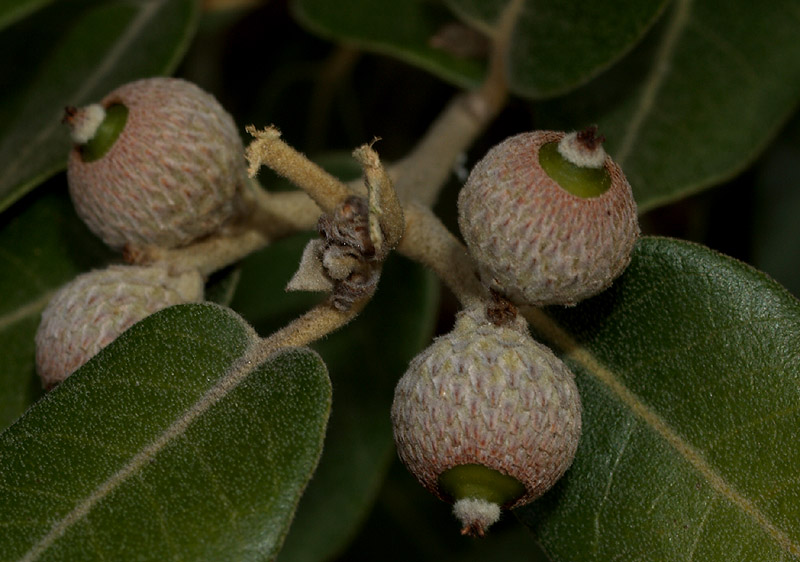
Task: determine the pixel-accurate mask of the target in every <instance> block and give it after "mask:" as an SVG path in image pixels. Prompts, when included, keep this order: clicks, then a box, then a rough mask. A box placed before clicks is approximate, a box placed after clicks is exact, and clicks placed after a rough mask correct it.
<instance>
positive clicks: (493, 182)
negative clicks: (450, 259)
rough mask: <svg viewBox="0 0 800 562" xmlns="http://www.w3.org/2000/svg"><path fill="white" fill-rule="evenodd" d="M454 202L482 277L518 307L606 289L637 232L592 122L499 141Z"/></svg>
mask: <svg viewBox="0 0 800 562" xmlns="http://www.w3.org/2000/svg"><path fill="white" fill-rule="evenodd" d="M458 208H459V227H460V229H461V233H462V235H463V237H464V240H465V242H466V244H467V247H468V248H469V251H470V254H471V255H472V257H473V258H474V259H475V261H476V262H477V265H478V269H479V272H480V274H481V278H482V280H483V281H484V283H485V284H486V285H488V286H489V287H490V288H491V289H493V290H495V291H497V292H498V293H500V294H502V295H504V296H505V297H507V298H509V299H510V300H511V301H513V302H515V303H517V304H530V305H550V304H562V305H572V304H575V303H577V302H579V301H581V300H583V299H585V298H588V297H591V296H593V295H595V294H597V293H599V292H601V291H603V290H604V289H606V288H608V287H609V285H611V283H612V282H613V280H614V279H615V278H616V277H617V276H619V275H620V274H621V273H622V271H623V270H624V269H625V268H626V267H627V265H628V263H629V262H630V259H631V252H632V251H633V247H634V245H635V243H636V240H637V238H638V236H639V224H638V220H637V212H636V203H635V201H634V199H633V194H632V192H631V187H630V185H629V184H628V181H627V179H626V178H625V175H624V174H623V173H622V170H621V169H620V167H619V166H618V165H617V164H616V163H615V162H614V161H613V160H612V159H611V157H609V156H608V155H607V154H606V152H605V150H603V147H602V138H597V137H595V129H594V128H590V129H587V130H586V131H583V132H580V133H569V134H567V133H563V132H556V131H535V132H530V133H523V134H520V135H516V136H513V137H510V138H508V139H506V140H505V141H503V142H502V143H500V144H498V145H497V146H495V147H493V148H492V149H491V150H489V152H488V153H487V154H486V156H484V158H483V159H481V160H480V161H479V162H478V163H477V164H476V165H475V167H474V168H473V170H472V172H471V173H470V176H469V178H468V179H467V182H466V184H465V185H464V187H463V188H462V190H461V192H460V194H459V198H458Z"/></svg>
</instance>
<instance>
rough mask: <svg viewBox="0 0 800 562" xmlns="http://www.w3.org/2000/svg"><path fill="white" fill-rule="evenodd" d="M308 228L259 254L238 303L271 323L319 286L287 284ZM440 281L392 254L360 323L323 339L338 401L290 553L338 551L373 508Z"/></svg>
mask: <svg viewBox="0 0 800 562" xmlns="http://www.w3.org/2000/svg"><path fill="white" fill-rule="evenodd" d="M308 239H309V237H308V236H307V235H301V236H295V237H292V238H290V239H287V240H285V241H282V242H280V243H277V244H275V245H272V246H270V247H269V248H267V249H265V250H264V251H262V252H259V253H257V254H254V255H253V256H251V257H249V258H248V259H247V260H245V262H244V263H243V265H242V275H241V280H240V284H239V289H238V291H237V293H236V296H235V298H234V301H233V304H232V306H233V307H234V308H236V309H237V310H239V311H241V313H242V315H243V316H244V317H245V318H247V319H248V320H249V321H251V322H252V323H253V324H254V326H256V328H257V329H258V330H259V332H261V333H269V332H272V331H273V330H275V329H276V328H278V327H280V326H281V325H282V324H285V323H286V322H287V321H288V320H289V319H291V318H292V317H295V316H297V315H298V314H300V313H301V312H302V311H304V310H306V309H307V308H308V307H310V306H312V304H313V303H314V302H317V301H319V300H320V298H321V296H320V295H319V294H310V293H288V294H286V293H284V291H283V288H284V286H285V285H286V283H287V282H288V281H289V279H290V278H291V276H292V275H293V273H294V271H295V270H296V269H297V265H298V263H299V259H300V255H301V253H302V250H303V247H304V246H305V243H306V241H307V240H308ZM437 301H438V283H437V282H436V280H435V278H434V277H433V276H432V275H431V274H430V273H429V272H427V271H425V270H424V269H423V268H422V267H420V266H417V265H415V264H412V263H410V262H408V261H407V260H405V259H402V258H399V257H395V256H392V257H391V258H390V259H389V260H388V262H387V264H386V266H385V268H384V272H383V274H382V276H381V281H380V285H379V287H378V291H377V293H376V295H375V297H374V298H373V300H372V301H371V302H370V303H369V305H368V306H367V308H366V309H365V310H364V312H362V313H361V315H359V317H358V318H356V319H355V320H354V321H353V322H352V324H351V325H349V326H347V327H345V328H344V329H342V330H341V331H339V332H336V333H334V334H332V335H331V336H329V337H327V338H325V340H323V341H322V342H318V343H316V344H314V347H315V348H316V349H317V350H318V351H319V352H320V354H321V355H322V357H323V359H324V360H325V363H326V365H327V366H328V369H329V370H330V373H331V378H332V380H333V410H332V414H331V419H330V423H329V428H328V436H327V437H326V441H325V450H324V453H323V455H322V459H321V461H320V465H319V468H318V469H317V472H316V473H315V474H314V478H313V480H312V481H311V483H310V485H309V487H308V490H307V492H306V494H305V495H304V496H303V499H302V500H301V502H300V507H299V508H298V512H297V517H296V519H295V522H294V523H293V524H292V528H291V531H290V532H289V536H288V537H287V539H286V544H285V546H284V549H283V550H282V551H281V553H280V556H279V558H278V560H279V561H280V562H291V561H301V562H312V561H315V560H329V559H331V558H332V557H333V556H335V555H336V554H337V553H339V552H340V551H341V550H342V549H343V548H344V547H345V546H346V544H347V543H348V541H349V540H350V539H351V538H352V537H353V536H354V534H355V533H356V532H357V530H358V527H359V525H360V524H361V523H362V521H363V520H364V518H365V517H366V516H367V513H368V511H369V509H370V508H371V506H372V504H373V502H374V500H375V497H376V495H377V493H378V490H379V488H380V485H381V483H382V481H383V478H384V476H385V474H386V471H387V468H388V466H389V462H390V461H391V459H392V458H393V457H394V456H395V452H394V445H393V440H392V434H391V422H390V418H389V409H390V406H391V401H392V398H393V395H394V387H395V384H396V383H397V380H398V379H399V378H400V376H402V374H403V373H404V372H405V369H406V367H407V366H408V362H409V361H410V360H411V358H412V357H413V356H414V355H415V354H416V353H418V352H419V351H420V350H421V349H422V347H424V346H425V344H426V343H427V342H428V341H429V339H430V336H431V334H432V332H433V322H434V320H435V318H436V311H437V306H436V303H437Z"/></svg>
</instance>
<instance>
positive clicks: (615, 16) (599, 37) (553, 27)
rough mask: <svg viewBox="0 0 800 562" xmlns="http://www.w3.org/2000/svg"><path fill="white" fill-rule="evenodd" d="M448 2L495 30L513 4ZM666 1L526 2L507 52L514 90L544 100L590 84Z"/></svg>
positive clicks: (497, 0) (475, 22) (468, 17)
mask: <svg viewBox="0 0 800 562" xmlns="http://www.w3.org/2000/svg"><path fill="white" fill-rule="evenodd" d="M447 4H448V5H449V6H451V7H452V8H453V9H454V10H455V11H456V12H458V13H459V14H461V15H462V17H464V18H465V19H466V20H467V21H469V22H470V23H472V24H473V25H475V26H476V27H479V28H485V29H491V28H492V27H494V26H496V23H497V20H498V17H499V14H500V13H501V11H502V10H503V9H504V8H505V7H506V6H507V5H509V4H510V2H509V0H491V1H488V2H487V1H484V0H447ZM666 5H667V1H666V0H647V1H645V2H643V1H641V0H612V1H606V2H585V1H582V0H567V1H563V0H562V1H560V2H542V1H537V0H526V1H524V2H523V5H522V9H521V10H520V13H519V16H518V19H517V22H516V24H515V27H514V34H513V37H512V42H511V46H510V48H509V53H508V75H509V81H510V86H511V89H512V91H513V92H514V93H516V94H519V95H522V96H525V97H529V98H543V97H552V96H555V95H558V94H561V93H564V92H566V91H569V90H571V89H573V88H575V87H576V86H578V85H579V84H582V83H585V82H586V81H588V80H589V79H590V78H591V77H593V76H595V75H597V74H599V73H600V72H601V71H602V70H604V69H605V68H607V67H608V66H610V65H611V64H612V63H613V62H614V61H616V60H617V59H619V58H620V57H621V56H622V55H623V54H624V53H626V52H627V51H629V50H630V49H631V48H632V47H633V46H634V45H635V44H636V43H637V42H638V41H639V40H640V39H641V38H642V36H643V35H644V34H645V32H647V30H648V29H650V27H651V26H652V25H653V23H654V22H655V21H656V19H657V18H658V16H659V15H660V14H661V11H662V10H663V8H664V6H666Z"/></svg>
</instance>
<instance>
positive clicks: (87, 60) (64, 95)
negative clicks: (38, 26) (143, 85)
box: [0, 0, 198, 210]
mask: <svg viewBox="0 0 800 562" xmlns="http://www.w3.org/2000/svg"><path fill="white" fill-rule="evenodd" d="M78 6H80V7H83V6H81V3H78ZM66 8H67V6H65V3H56V4H55V5H54V6H52V7H49V8H47V9H46V10H44V11H42V12H40V13H37V14H36V18H37V20H36V21H37V22H38V21H44V22H48V18H47V17H46V16H48V15H52V18H51V19H53V18H61V17H62V16H63V15H64V11H65V9H66ZM75 11H77V14H75V13H71V14H69V18H70V23H71V25H69V26H65V27H61V26H63V22H62V21H60V20H59V19H53V21H49V22H48V25H44V26H43V28H44V29H43V30H33V32H34V33H35V35H33V36H31V34H30V33H26V34H19V33H18V34H12V35H11V36H10V37H11V38H12V39H13V40H12V41H5V42H4V43H3V47H4V49H6V50H8V52H16V51H19V52H20V53H24V54H25V55H24V56H25V57H26V59H25V60H26V62H27V64H29V65H31V66H34V67H35V69H36V72H35V73H33V74H32V75H31V74H23V76H22V77H23V78H25V79H26V81H24V83H17V84H15V88H13V89H11V91H9V92H8V93H7V94H6V95H3V96H2V97H0V103H2V104H3V105H4V106H5V107H3V108H2V109H0V115H1V116H3V117H5V119H1V120H0V210H2V209H4V208H6V207H7V206H8V205H10V204H11V203H12V202H13V201H15V200H16V199H18V198H19V197H21V196H22V195H23V194H24V193H25V192H27V191H29V190H30V189H32V188H33V187H35V186H36V185H37V184H39V183H40V182H42V181H43V180H44V179H45V178H47V177H49V176H51V175H52V174H54V173H55V172H56V171H58V170H59V169H61V168H63V167H64V165H65V163H66V156H67V153H68V152H69V148H70V140H69V135H68V132H67V131H66V130H65V128H64V127H63V126H62V125H61V124H60V121H61V117H62V113H63V109H64V106H65V105H83V104H87V103H91V102H94V101H97V100H99V99H101V98H102V97H103V96H105V95H106V94H107V93H108V92H109V91H111V90H112V89H113V88H115V87H116V86H118V85H120V84H122V83H125V82H128V81H130V80H134V79H136V78H141V77H143V76H150V75H156V74H163V73H166V72H169V71H171V70H172V69H174V68H175V66H176V65H177V63H178V61H179V60H180V57H181V56H182V54H183V52H184V51H185V49H186V47H187V45H188V41H189V39H190V38H191V36H192V34H193V32H194V29H195V27H196V20H197V17H198V5H197V2H196V1H195V0H149V1H145V2H106V3H104V4H102V5H99V6H91V7H89V8H86V9H85V10H83V11H80V9H79V8H75ZM21 23H24V22H21ZM59 24H60V25H59ZM48 29H50V30H57V33H55V34H54V35H50V34H49V33H48V32H47V31H48ZM64 29H66V31H64ZM11 31H13V30H11ZM9 43H11V44H9ZM31 45H35V46H36V47H37V49H36V50H35V51H33V53H36V54H37V55H38V58H36V59H35V60H31V59H33V57H32V55H31V54H30V53H31Z"/></svg>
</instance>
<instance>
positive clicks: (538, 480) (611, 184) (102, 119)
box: [36, 78, 639, 535]
mask: <svg viewBox="0 0 800 562" xmlns="http://www.w3.org/2000/svg"><path fill="white" fill-rule="evenodd" d="M65 121H66V122H67V124H68V125H69V126H70V129H71V133H72V138H73V140H74V147H73V149H72V151H71V152H70V155H69V159H68V169H67V177H68V181H69V191H70V195H71V197H72V200H73V202H74V205H75V208H76V210H77V212H78V215H79V216H80V217H81V218H82V219H83V220H84V222H85V223H86V224H87V225H88V227H89V228H90V229H91V230H92V231H93V232H94V233H95V234H97V236H99V237H100V238H101V239H102V240H103V241H104V242H105V243H106V244H108V245H109V246H110V247H111V248H114V249H117V250H123V251H125V252H127V253H129V254H135V253H136V252H137V250H141V249H147V248H149V247H157V248H162V249H170V248H179V247H183V246H186V245H188V244H192V243H194V242H196V241H198V240H200V239H202V238H204V237H208V236H212V235H214V234H215V233H217V232H219V231H220V230H221V229H224V228H226V227H227V226H228V225H233V224H236V222H237V221H238V220H239V219H241V218H242V217H243V216H245V215H246V214H247V211H248V209H247V207H248V201H251V200H252V199H251V198H249V196H248V194H247V193H246V190H247V189H248V183H247V182H248V180H247V167H246V165H245V159H244V148H243V145H242V142H241V140H240V137H239V134H238V131H237V129H236V126H235V124H234V121H233V119H232V118H231V116H230V115H228V113H227V112H226V111H225V110H224V109H223V108H222V107H221V106H220V104H219V103H218V102H217V101H216V100H215V99H214V98H213V97H212V96H211V95H210V94H208V93H206V92H204V91H203V90H201V89H200V88H198V87H197V86H195V85H193V84H191V83H189V82H186V81H183V80H179V79H174V78H151V79H145V80H139V81H136V82H132V83H130V84H126V85H124V86H122V87H120V88H118V89H116V90H114V91H113V92H111V93H110V94H108V96H106V97H105V98H104V99H103V100H102V101H101V102H100V103H97V104H93V105H90V106H88V107H84V108H80V109H78V108H68V109H67V113H66V117H65ZM602 140H603V139H602V138H601V137H598V136H597V134H596V130H595V129H593V128H590V129H587V130H585V131H582V132H576V133H563V132H556V131H536V132H530V133H524V134H520V135H517V136H514V137H511V138H509V139H507V140H505V141H504V142H502V143H500V144H499V145H497V146H495V147H494V148H492V149H491V150H490V151H489V152H488V153H487V154H486V156H485V157H484V158H483V159H481V160H480V161H479V162H478V163H477V164H476V165H475V166H474V168H473V170H472V172H471V174H470V175H469V177H468V179H467V181H466V184H465V185H464V186H463V188H462V190H461V192H460V194H459V198H458V210H459V227H460V229H461V233H462V235H463V238H464V241H465V242H466V246H467V249H468V252H469V255H470V256H471V258H472V260H473V261H474V266H475V271H476V272H477V274H478V275H479V276H480V279H481V281H482V283H483V284H484V286H485V288H486V294H487V295H493V299H488V298H487V299H486V300H485V301H484V302H478V303H471V304H469V305H468V306H467V307H466V308H465V309H464V310H462V311H461V312H460V313H459V314H458V315H457V317H456V321H455V325H454V327H453V329H452V331H450V332H449V333H447V334H445V335H442V336H440V337H439V338H437V339H436V340H435V341H434V342H433V343H432V344H431V345H430V346H429V347H428V348H427V349H425V350H424V351H423V352H422V353H421V354H419V355H418V356H417V357H416V358H415V359H414V360H413V361H412V362H411V364H410V366H409V368H408V370H407V372H406V373H405V375H404V376H403V377H402V378H401V379H400V381H399V383H398V385H397V388H396V391H395V398H394V402H393V405H392V410H391V417H392V422H393V427H394V435H395V441H396V444H397V450H398V454H399V456H400V458H401V459H402V460H403V462H404V463H405V464H406V465H407V467H408V468H409V469H410V471H411V472H412V473H413V474H414V475H415V476H416V478H417V479H418V480H419V481H420V483H421V484H422V485H423V486H424V487H425V488H427V489H428V490H430V491H431V492H432V493H433V494H435V495H436V496H437V497H439V498H440V499H442V500H445V501H448V502H451V503H453V510H454V513H455V515H456V517H457V518H458V519H459V520H460V521H461V524H462V531H463V532H464V533H466V534H473V535H483V534H484V533H485V532H486V530H487V529H488V528H489V526H491V525H492V524H493V523H494V522H495V521H497V520H498V518H499V517H500V514H501V510H502V509H510V508H514V507H518V506H521V505H524V504H526V503H529V502H531V501H533V500H535V499H536V498H538V497H540V496H541V495H542V494H543V493H545V492H546V491H547V490H548V489H549V488H550V487H551V486H552V485H553V484H554V483H555V482H556V481H557V480H558V479H559V478H560V477H561V476H562V475H563V474H564V473H565V471H566V470H567V469H568V468H569V466H570V465H571V463H572V460H573V458H574V456H575V453H576V450H577V448H578V442H579V439H580V434H581V401H580V397H579V394H578V388H577V386H576V383H575V377H574V375H573V374H572V372H571V371H570V369H569V368H568V367H567V365H566V364H565V363H564V362H562V361H561V360H560V359H559V358H558V357H557V356H556V355H555V354H554V353H553V352H552V351H551V350H550V349H548V348H547V347H546V346H545V345H543V344H541V343H539V342H537V341H536V340H535V339H534V338H533V337H532V336H531V334H530V333H529V331H528V325H527V322H526V321H525V320H524V317H523V316H522V315H521V314H518V307H520V306H542V305H561V306H572V305H575V304H576V303H578V302H580V301H582V300H584V299H587V298H589V297H591V296H593V295H596V294H598V293H599V292H601V291H603V290H604V289H606V288H608V287H609V285H611V283H612V282H613V281H614V280H615V279H616V278H617V277H618V276H619V275H620V274H621V273H622V271H623V270H624V269H625V268H626V267H627V265H628V263H629V262H630V259H631V253H632V250H633V247H634V245H635V243H636V240H637V238H638V236H639V226H638V221H637V213H636V204H635V202H634V199H633V196H632V192H631V187H630V185H629V184H628V181H627V180H626V178H625V176H624V174H623V173H622V171H621V169H620V167H619V166H618V165H617V164H616V163H615V162H614V161H613V160H612V159H611V158H610V157H609V156H608V155H607V154H606V152H605V151H604V149H603V146H602ZM359 201H360V199H358V198H356V200H355V202H353V201H350V200H348V201H346V202H345V204H344V207H342V208H341V209H340V211H341V212H340V214H341V215H342V216H341V217H340V216H339V215H335V214H334V215H331V216H323V218H322V219H321V221H320V232H321V233H322V234H323V237H324V241H323V242H322V243H321V245H318V247H319V249H320V253H321V254H322V255H323V256H324V258H326V259H327V261H332V262H335V263H336V264H340V263H345V262H346V264H349V265H347V267H345V268H343V269H342V272H341V275H338V276H337V275H332V278H333V280H335V281H336V282H337V283H339V285H340V286H343V287H344V289H346V290H345V291H339V293H340V296H341V295H344V297H346V298H345V300H344V301H340V302H338V305H339V307H340V308H342V309H346V308H347V305H348V302H349V301H347V298H350V299H356V298H360V297H361V296H362V295H363V294H364V292H365V291H367V292H369V291H371V290H372V289H374V284H375V283H377V274H375V275H372V274H373V273H374V272H373V270H372V269H369V268H367V269H365V270H364V271H362V270H361V269H358V270H357V271H355V273H357V274H358V275H357V276H355V277H354V276H353V271H354V269H353V266H352V263H355V262H354V260H353V259H352V258H353V256H354V254H358V255H361V254H365V253H369V251H367V250H369V248H367V249H366V250H365V247H362V246H364V244H367V243H369V244H371V242H370V240H371V238H369V237H367V238H365V239H364V240H362V239H361V237H362V236H363V235H364V233H365V232H368V229H369V224H368V223H367V218H366V217H368V213H367V207H366V205H367V203H366V202H363V201H362V202H361V203H362V204H361V205H360V206H359V205H358V204H357V203H359ZM362 207H363V208H362ZM351 215H353V216H356V218H358V217H361V218H363V219H364V220H362V221H361V222H358V221H356V223H354V224H355V227H358V228H356V230H355V231H354V233H350V231H349V230H346V229H345V230H343V229H342V228H340V226H341V225H340V224H339V222H341V221H340V220H339V219H342V220H344V218H347V217H350V216H351ZM337 217H338V218H337ZM337 221H339V222H337ZM345 222H347V224H348V225H350V223H351V222H352V221H349V222H348V221H345ZM362 223H363V224H362ZM345 234H346V236H345ZM356 250H358V251H357V252H356ZM370 251H372V250H370ZM323 261H325V260H324V259H323ZM356 261H357V260H356ZM351 262H352V263H351ZM359 263H360V262H359ZM329 269H330V268H329ZM329 276H331V275H329ZM356 281H358V282H357V283H356ZM345 282H346V283H345ZM347 283H349V284H347ZM203 288H204V279H203V277H202V275H201V274H200V273H199V272H198V271H183V270H181V271H173V270H171V269H170V267H169V266H168V265H167V264H158V263H156V264H153V265H148V266H141V265H139V266H137V265H112V266H109V267H107V268H105V269H103V270H97V271H92V272H89V273H86V274H83V275H81V276H79V277H78V278H76V279H75V280H73V281H72V282H71V283H69V284H68V285H66V286H65V287H63V288H62V289H61V290H60V291H58V293H57V294H56V295H55V296H54V297H53V299H52V300H51V302H50V304H49V305H48V307H47V308H46V309H45V311H44V313H43V314H42V322H41V324H40V327H39V330H38V333H37V335H36V347H37V349H36V362H37V370H38V372H39V374H40V376H41V378H42V381H43V384H44V386H45V387H46V388H52V387H53V386H55V385H57V384H58V383H59V382H61V381H63V380H64V379H65V378H66V377H67V376H69V375H70V374H71V373H72V372H74V371H75V370H76V369H77V368H78V367H80V366H81V365H82V364H83V363H85V362H86V361H87V360H88V359H89V358H91V357H92V356H93V355H94V354H96V353H97V352H98V351H99V350H100V349H102V348H103V347H104V346H106V345H107V344H108V343H110V342H111V341H113V340H114V339H115V338H116V337H117V336H118V335H119V334H121V333H122V332H123V331H124V330H126V329H128V328H129V327H130V326H131V325H133V324H135V323H136V322H138V321H139V320H141V319H143V318H145V317H146V316H148V315H150V314H152V313H154V312H156V311H158V310H161V309H163V308H165V307H168V306H171V305H174V304H179V303H186V302H193V301H199V300H202V298H203ZM344 297H343V298H344ZM334 304H337V302H334Z"/></svg>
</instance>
